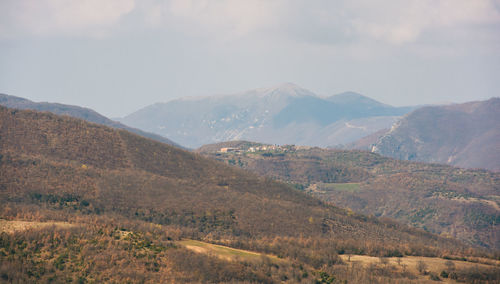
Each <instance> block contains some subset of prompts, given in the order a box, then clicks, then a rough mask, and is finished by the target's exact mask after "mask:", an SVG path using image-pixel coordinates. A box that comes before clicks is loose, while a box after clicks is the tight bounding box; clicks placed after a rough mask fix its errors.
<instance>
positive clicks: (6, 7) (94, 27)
mask: <svg viewBox="0 0 500 284" xmlns="http://www.w3.org/2000/svg"><path fill="white" fill-rule="evenodd" d="M134 6H135V4H134V0H75V1H67V0H23V1H17V0H5V1H2V2H1V3H0V10H1V11H2V12H1V13H2V20H0V24H1V25H0V35H1V36H3V37H16V36H20V35H28V36H54V35H56V36H57V35H71V36H102V35H103V34H104V33H106V32H107V31H108V29H110V28H112V27H113V26H114V25H115V24H116V23H117V22H118V21H119V20H120V18H121V17H123V16H124V15H126V14H128V13H130V12H131V11H132V10H133V9H134Z"/></svg>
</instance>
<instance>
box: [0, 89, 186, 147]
mask: <svg viewBox="0 0 500 284" xmlns="http://www.w3.org/2000/svg"><path fill="white" fill-rule="evenodd" d="M0 105H2V106H5V107H8V108H16V109H31V110H36V111H48V112H51V113H54V114H58V115H68V116H71V117H76V118H80V119H83V120H86V121H89V122H93V123H98V124H102V125H106V126H109V127H113V128H118V129H125V130H127V131H130V132H133V133H135V134H138V135H141V136H143V137H147V138H150V139H153V140H156V141H159V142H162V143H166V144H169V145H173V146H177V147H182V146H180V145H179V144H177V143H175V142H173V141H171V140H169V139H167V138H165V137H163V136H160V135H157V134H154V133H150V132H145V131H142V130H139V129H137V128H132V127H129V126H126V125H124V124H122V123H119V122H116V121H113V120H111V119H109V118H107V117H105V116H103V115H101V114H99V113H97V112H95V111H93V110H91V109H88V108H83V107H79V106H72V105H64V104H58V103H46V102H43V103H36V102H32V101H30V100H27V99H24V98H20V97H15V96H9V95H6V94H0Z"/></svg>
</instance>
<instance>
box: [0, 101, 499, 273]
mask: <svg viewBox="0 0 500 284" xmlns="http://www.w3.org/2000/svg"><path fill="white" fill-rule="evenodd" d="M0 149H1V152H0V155H1V156H0V204H1V207H0V217H2V218H5V219H8V220H24V221H51V222H68V223H72V224H76V225H75V226H76V227H75V226H68V227H65V228H57V227H56V228H46V227H43V228H40V229H37V230H28V231H24V232H14V233H0V236H1V242H0V251H1V253H0V258H1V261H2V265H3V266H2V268H1V269H2V271H1V275H0V277H2V279H3V280H6V281H14V282H16V280H17V281H32V282H40V281H42V280H43V281H50V280H51V279H52V280H57V281H69V279H71V280H72V281H79V282H83V283H85V282H86V281H96V282H102V281H115V282H126V281H132V282H141V281H149V282H162V281H167V282H168V281H170V282H193V281H194V282H224V281H226V282H231V281H255V282H279V281H285V280H290V281H292V280H293V282H301V281H302V282H304V281H305V282H307V283H309V282H313V281H316V280H317V279H320V280H321V279H323V280H325V281H326V280H328V281H330V280H332V279H333V277H334V276H333V275H332V273H334V271H335V270H334V269H333V268H335V267H336V265H337V264H340V263H341V262H342V261H341V260H340V258H339V257H338V253H345V252H352V253H357V254H368V255H373V256H393V255H424V256H441V257H443V256H447V255H460V256H470V255H485V256H490V257H491V256H492V255H491V254H489V253H487V252H485V251H481V250H477V249H472V248H469V247H467V246H465V245H462V244H460V243H459V242H457V241H455V240H453V239H447V238H442V237H438V236H436V235H432V234H430V233H427V232H424V231H421V230H415V229H411V228H408V227H406V226H403V225H399V224H396V223H393V222H382V221H379V220H377V219H376V218H369V217H365V216H362V215H356V214H352V212H349V211H346V210H343V209H339V208H337V207H333V206H331V205H328V204H326V203H323V202H321V201H319V200H318V199H316V198H314V197H311V196H308V195H306V194H304V193H303V192H300V191H298V190H295V189H292V188H291V187H290V186H288V185H286V184H283V183H279V182H276V181H273V180H271V179H267V178H259V177H257V176H255V175H253V174H249V173H247V172H245V171H243V170H240V169H237V168H233V167H228V166H227V165H224V164H223V163H220V162H216V161H213V160H210V159H207V158H204V157H202V156H200V155H197V154H193V153H190V152H187V151H184V150H181V149H178V148H175V147H172V146H170V145H166V144H162V143H158V142H156V141H153V140H149V139H145V138H143V137H140V136H137V135H135V134H131V133H129V132H126V131H123V130H116V129H112V128H108V127H104V126H101V125H97V124H92V123H88V122H85V121H82V120H78V119H74V118H70V117H61V116H57V115H54V114H50V113H39V112H35V111H21V110H14V109H8V108H4V107H0ZM77 224H81V225H77ZM78 226H80V227H78ZM181 238H190V239H198V240H205V241H210V242H213V243H219V244H223V245H228V246H231V247H235V248H240V249H248V250H252V251H255V252H263V253H270V254H273V255H277V256H278V257H280V258H284V259H287V261H288V262H287V263H289V264H287V265H279V266H278V267H276V265H275V264H273V263H270V262H266V261H262V262H259V263H254V264H251V263H246V262H244V261H241V262H240V261H239V262H228V261H225V260H221V259H218V258H216V257H211V256H203V255H199V254H195V253H193V252H190V251H189V250H186V249H183V248H176V247H175V244H172V242H171V240H178V239H181ZM360 271H361V272H360V273H365V274H363V275H368V274H366V273H368V272H367V270H364V268H360ZM363 271H364V272H363ZM337 273H338V275H337V277H341V276H340V275H341V273H339V272H337ZM342 277H343V276H342ZM380 277H381V278H380V280H377V281H375V283H376V282H379V283H384V280H383V279H388V278H384V277H390V275H389V276H388V275H385V276H384V275H382V274H380ZM398 277H403V278H404V277H406V276H404V275H399V276H398ZM141 279H142V280H141ZM377 279H378V278H377ZM321 281H322V280H321ZM332 281H333V280H332ZM330 282H331V281H330Z"/></svg>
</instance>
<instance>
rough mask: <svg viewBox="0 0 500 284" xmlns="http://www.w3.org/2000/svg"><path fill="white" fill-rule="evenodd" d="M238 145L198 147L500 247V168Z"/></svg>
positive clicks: (344, 200) (367, 209)
mask: <svg viewBox="0 0 500 284" xmlns="http://www.w3.org/2000/svg"><path fill="white" fill-rule="evenodd" d="M231 145H232V146H230V147H234V145H236V147H238V149H233V150H232V151H231V152H227V153H221V152H220V149H221V148H224V147H228V146H227V144H226V143H219V144H215V145H209V146H204V147H202V148H200V149H199V150H198V151H199V152H201V153H203V154H205V155H206V156H208V157H211V158H214V159H216V160H220V161H224V162H225V163H227V164H230V165H235V166H239V167H241V168H244V169H247V170H250V171H252V172H254V173H256V174H259V175H261V176H268V177H272V178H274V179H277V180H281V181H285V182H288V183H291V184H293V185H294V186H295V187H297V188H299V189H301V190H304V191H307V192H309V193H310V194H312V195H314V196H316V197H318V198H320V199H322V200H325V201H330V202H333V203H334V204H338V205H339V206H343V207H349V208H350V209H352V210H354V211H356V212H361V213H363V214H369V215H374V216H378V217H390V218H394V219H397V220H399V221H401V222H403V223H405V224H408V225H411V226H415V227H419V228H423V229H425V230H427V231H430V232H433V233H437V234H441V235H443V236H453V237H455V238H458V239H460V240H463V241H465V242H467V243H470V244H475V245H481V246H484V247H489V248H495V249H499V248H500V240H499V239H498V237H497V236H498V234H499V233H500V225H499V223H500V219H499V218H500V206H499V205H500V174H498V173H492V172H488V171H485V170H464V169H459V168H454V167H450V166H445V165H438V164H423V163H415V162H408V161H398V160H394V159H390V158H386V157H382V156H380V155H378V154H375V153H370V152H365V151H342V150H329V149H320V148H311V147H309V148H307V147H296V146H273V145H263V146H262V145H261V144H252V143H250V142H246V143H242V142H240V143H239V145H238V144H235V142H231ZM214 149H215V151H214Z"/></svg>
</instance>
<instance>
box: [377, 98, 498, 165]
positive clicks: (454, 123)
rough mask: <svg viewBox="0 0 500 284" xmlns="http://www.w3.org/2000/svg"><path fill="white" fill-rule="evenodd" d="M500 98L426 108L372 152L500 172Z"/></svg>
mask: <svg viewBox="0 0 500 284" xmlns="http://www.w3.org/2000/svg"><path fill="white" fill-rule="evenodd" d="M499 125H500V98H492V99H489V100H487V101H479V102H470V103H465V104H454V105H447V106H433V107H424V108H420V109H418V110H415V111H413V112H411V113H410V114H408V115H407V116H405V117H404V118H403V119H401V121H399V122H398V123H397V124H396V125H395V126H394V127H393V128H392V129H391V130H390V131H389V132H388V133H386V134H385V135H384V136H382V137H381V138H380V139H379V140H378V142H376V143H375V144H374V145H373V148H372V151H373V152H376V153H380V154H382V155H384V156H389V157H393V158H396V159H402V160H410V161H420V162H430V163H442V164H449V165H453V166H457V167H464V168H485V169H490V170H494V171H500V142H499V141H500V126H499Z"/></svg>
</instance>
